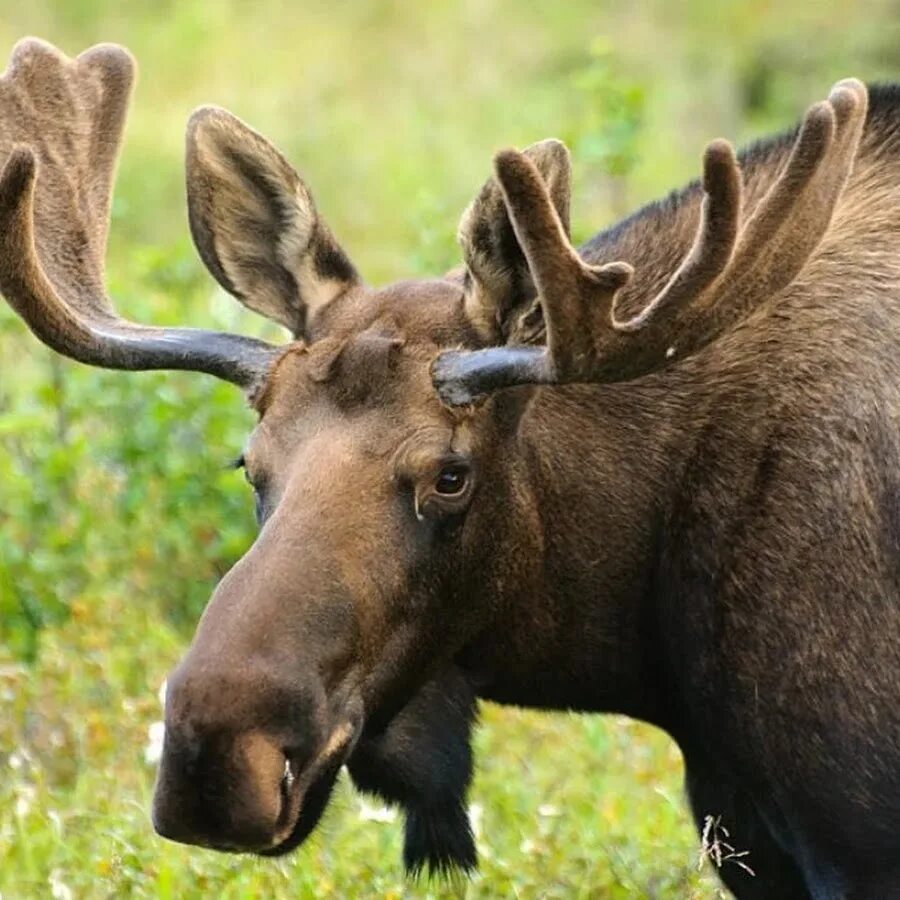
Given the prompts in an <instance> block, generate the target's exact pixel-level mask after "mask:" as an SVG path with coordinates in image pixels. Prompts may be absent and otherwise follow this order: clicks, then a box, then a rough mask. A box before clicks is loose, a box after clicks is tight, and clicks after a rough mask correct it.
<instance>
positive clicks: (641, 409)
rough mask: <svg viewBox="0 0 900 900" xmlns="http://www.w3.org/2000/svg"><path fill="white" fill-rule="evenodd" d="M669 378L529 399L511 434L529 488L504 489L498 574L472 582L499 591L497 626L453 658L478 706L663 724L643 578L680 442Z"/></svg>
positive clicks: (651, 604) (649, 571) (651, 561)
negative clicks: (474, 689)
mask: <svg viewBox="0 0 900 900" xmlns="http://www.w3.org/2000/svg"><path fill="white" fill-rule="evenodd" d="M668 382H669V379H665V378H662V379H661V378H655V377H654V378H648V379H644V380H643V381H642V382H641V383H637V384H630V385H628V386H627V387H626V386H618V385H611V386H605V387H569V388H556V389H549V390H539V391H538V392H537V393H536V394H535V396H534V399H533V400H532V403H531V406H530V408H529V410H528V411H527V412H526V413H525V416H524V418H523V420H522V423H521V426H520V429H519V433H518V447H519V451H520V452H519V459H518V464H519V466H520V471H519V472H518V473H517V476H516V477H518V478H526V479H527V481H528V488H527V490H522V489H521V486H520V487H519V488H518V489H515V490H514V491H513V492H511V495H510V497H509V498H508V501H507V505H506V509H508V511H509V516H508V520H507V522H506V523H505V524H506V528H505V530H504V535H503V536H502V537H501V538H500V546H499V547H497V546H496V545H495V547H494V548H492V552H493V553H496V555H495V556H494V559H495V560H497V562H493V563H489V564H488V567H489V569H490V567H495V568H502V569H503V571H490V572H489V573H488V578H489V581H487V580H485V572H481V573H479V577H480V578H481V586H478V585H472V589H473V590H483V589H484V587H483V585H484V584H490V585H491V586H492V587H491V590H492V591H494V592H496V593H499V594H500V596H496V597H494V598H492V601H491V602H493V603H494V604H495V608H496V609H497V611H498V617H499V621H501V622H502V623H503V625H502V627H492V628H490V629H488V630H487V631H486V632H485V633H483V635H482V636H481V637H480V638H479V639H478V640H476V641H475V642H474V643H472V644H471V645H470V646H469V647H467V648H466V650H465V651H464V652H463V654H462V655H461V658H460V661H461V662H462V664H463V665H464V666H465V667H466V668H468V669H469V670H470V671H471V672H472V676H473V679H474V680H475V682H476V685H477V686H478V689H479V693H480V694H481V695H482V696H483V697H485V698H486V699H492V700H495V701H498V702H502V703H513V704H518V705H526V706H535V707H543V708H566V709H579V710H583V711H607V712H621V713H626V714H628V715H631V716H634V717H638V718H643V719H647V720H649V721H653V722H655V723H656V724H658V725H661V726H662V727H666V724H667V722H666V719H667V712H666V707H667V703H666V700H665V690H664V685H665V683H666V679H665V678H664V677H662V675H661V670H660V659H661V654H660V653H659V652H656V651H655V648H657V647H658V641H657V640H656V638H655V633H656V626H655V618H656V613H655V601H654V594H655V586H654V577H655V573H656V568H657V567H656V557H657V553H658V548H659V546H660V534H659V530H660V525H661V522H662V521H663V519H664V510H665V503H666V496H667V494H668V492H669V488H670V485H671V482H672V476H673V469H674V467H675V466H676V465H677V459H678V458H679V455H680V454H679V447H680V446H681V444H682V443H683V435H684V429H683V427H682V426H681V425H680V422H681V421H682V416H681V415H680V410H681V409H682V407H683V404H682V403H680V402H679V400H678V392H677V391H674V390H673V389H672V385H671V384H670V383H668ZM523 495H525V496H527V498H528V499H527V500H523V499H522V497H523ZM512 571H514V572H515V573H516V574H512V575H511V574H510V572H512Z"/></svg>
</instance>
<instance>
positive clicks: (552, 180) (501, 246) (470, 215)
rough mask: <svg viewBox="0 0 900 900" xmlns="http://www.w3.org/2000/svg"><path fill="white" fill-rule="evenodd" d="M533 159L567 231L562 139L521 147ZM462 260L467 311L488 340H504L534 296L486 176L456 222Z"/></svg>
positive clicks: (568, 184) (568, 188)
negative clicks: (465, 274)
mask: <svg viewBox="0 0 900 900" xmlns="http://www.w3.org/2000/svg"><path fill="white" fill-rule="evenodd" d="M523 153H524V155H525V156H526V157H528V159H530V160H531V162H532V163H534V165H535V167H536V168H537V170H538V172H539V173H540V174H541V177H542V178H543V180H544V182H545V183H546V185H547V190H548V193H549V195H550V198H551V199H552V201H553V205H554V206H555V207H556V212H557V214H558V216H559V219H560V222H561V223H562V226H563V228H564V229H565V231H566V234H567V235H568V233H569V200H570V197H571V192H572V165H571V161H570V158H569V151H568V149H567V148H566V145H565V144H563V143H562V142H561V141H557V140H555V139H553V138H549V139H548V140H545V141H540V142H539V143H537V144H532V145H531V146H530V147H527V148H526V149H525V150H524V151H523ZM459 243H460V246H461V247H462V251H463V258H464V260H465V263H466V271H467V278H466V314H467V315H468V317H469V320H470V321H471V322H472V324H473V325H474V326H475V327H476V328H477V329H478V331H479V332H480V333H481V334H482V335H483V336H484V337H485V338H486V339H488V340H490V341H492V342H494V343H503V342H504V341H505V340H506V339H507V338H508V337H509V335H510V332H511V331H512V329H513V326H514V323H515V320H516V319H517V317H518V316H519V315H520V314H521V313H523V312H524V311H525V310H526V309H527V307H528V305H529V302H530V301H531V300H532V299H533V298H534V295H535V290H534V283H533V281H532V279H531V275H530V273H529V270H528V264H527V262H526V260H525V255H524V254H523V253H522V248H521V247H520V246H519V242H518V240H517V239H516V235H515V232H514V231H513V227H512V224H511V223H510V221H509V216H508V214H507V211H506V204H505V203H504V201H503V193H502V192H501V190H500V186H499V185H498V184H497V181H496V179H495V178H489V179H488V180H487V181H486V182H485V184H484V187H482V189H481V191H480V192H479V194H478V196H477V197H476V198H475V199H474V200H473V201H472V202H471V203H470V204H469V207H468V208H467V209H466V211H465V212H464V213H463V216H462V220H461V221H460V224H459Z"/></svg>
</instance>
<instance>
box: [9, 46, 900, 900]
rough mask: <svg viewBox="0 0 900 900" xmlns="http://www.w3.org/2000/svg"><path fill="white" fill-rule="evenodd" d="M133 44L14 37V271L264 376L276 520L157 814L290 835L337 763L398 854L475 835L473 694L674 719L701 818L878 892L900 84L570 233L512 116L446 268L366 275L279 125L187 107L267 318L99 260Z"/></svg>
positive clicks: (177, 351)
mask: <svg viewBox="0 0 900 900" xmlns="http://www.w3.org/2000/svg"><path fill="white" fill-rule="evenodd" d="M133 73H134V65H133V62H132V60H131V58H130V57H129V56H128V54H127V53H126V52H125V51H124V50H122V49H121V48H118V47H115V46H111V45H105V46H101V47H95V48H93V49H92V50H89V51H87V52H86V53H84V54H82V55H81V56H79V57H77V58H76V59H68V58H66V57H64V56H63V55H62V54H60V53H59V52H58V51H57V50H55V49H54V48H52V47H50V46H49V45H47V44H44V43H42V42H40V41H36V40H27V41H23V42H21V43H20V44H19V45H18V46H17V47H16V48H15V50H14V51H13V55H12V60H11V62H10V65H9V68H8V69H7V71H6V73H5V74H4V75H3V77H2V79H0V165H2V175H0V291H2V293H3V294H4V296H5V297H6V299H7V300H8V301H9V302H10V304H11V305H12V307H13V308H14V309H15V310H16V311H17V312H18V313H19V315H20V316H21V317H22V318H23V319H24V320H25V322H26V323H27V324H28V326H29V327H30V328H31V330H32V331H33V332H34V333H35V334H36V335H37V336H38V338H40V339H41V340H42V341H44V342H45V343H46V344H48V345H49V346H50V347H52V348H53V349H54V350H56V351H58V352H60V353H63V354H65V355H67V356H70V357H72V358H74V359H77V360H80V361H81V362H84V363H89V364H93V365H99V366H106V367H110V368H118V369H130V370H140V369H160V368H161V369H187V370H195V371H199V372H206V373H209V374H212V375H215V376H216V377H219V378H224V379H226V380H228V381H230V382H232V383H234V384H236V385H238V386H240V387H241V388H243V389H244V391H245V392H246V393H247V395H248V397H249V399H250V402H251V403H252V404H253V406H254V407H255V409H256V411H257V412H258V414H259V422H258V425H257V427H256V429H255V430H254V432H253V434H252V435H251V437H250V439H249V442H248V444H247V446H246V449H245V452H244V455H243V457H242V460H241V465H242V466H243V467H244V468H245V470H246V475H247V477H248V479H249V481H250V482H251V484H252V485H253V488H254V490H255V494H256V502H257V509H258V514H259V520H260V531H259V535H258V538H257V540H256V541H255V543H254V544H253V546H252V548H251V549H250V550H249V552H248V553H247V554H246V555H245V556H244V557H243V559H241V560H240V561H239V562H238V563H237V565H235V567H234V568H233V569H232V570H231V571H230V572H229V573H228V574H227V575H226V577H225V578H224V579H223V580H222V582H221V584H219V586H218V587H217V589H216V591H215V593H214V595H213V597H212V599H211V601H210V604H209V606H208V608H207V610H206V612H205V614H204V616H203V618H202V620H201V622H200V624H199V626H198V629H197V634H196V637H195V639H194V641H193V643H192V645H191V647H190V649H189V650H188V652H187V654H186V656H185V657H184V659H183V661H182V662H181V664H180V665H179V666H178V667H177V669H176V670H175V672H174V673H173V674H172V676H171V678H170V679H169V682H168V685H169V688H168V692H167V700H166V734H165V742H164V747H163V751H162V760H161V765H160V772H159V778H158V782H157V786H156V794H155V798H154V808H153V820H154V824H155V827H156V829H157V830H158V831H159V832H160V833H161V834H162V835H165V836H167V837H170V838H172V839H175V840H179V841H184V842H187V843H192V844H200V845H204V846H209V847H216V848H219V849H223V850H235V851H238V850H248V851H254V852H257V853H260V854H279V853H283V852H286V851H288V850H290V849H292V848H293V847H296V846H297V845H298V844H300V842H301V841H303V839H304V838H305V837H306V836H307V835H308V834H309V833H310V831H311V830H312V829H313V828H314V827H315V825H316V823H317V821H318V819H319V817H320V815H321V813H322V811H323V810H324V808H325V806H326V804H327V802H328V799H329V795H330V792H331V789H332V786H333V784H334V781H335V778H336V776H337V773H338V771H339V769H340V768H341V766H342V765H344V764H346V765H347V766H348V768H349V770H350V774H351V776H352V777H353V779H354V781H355V782H356V784H357V785H358V786H359V787H360V789H362V790H364V791H369V792H372V793H375V794H377V795H379V796H381V797H382V798H383V799H384V800H386V801H388V802H391V803H396V804H399V805H400V806H401V807H402V808H403V810H404V811H405V814H406V843H405V861H406V865H407V866H408V867H409V868H410V869H413V870H418V869H420V868H421V867H423V866H428V867H430V868H434V869H441V868H447V867H452V866H461V867H464V868H471V867H473V866H474V865H475V862H476V859H475V846H474V842H473V839H472V833H471V830H470V827H469V823H468V819H467V814H466V792H467V790H468V786H469V781H470V778H471V774H472V758H471V748H470V735H471V728H472V722H473V718H474V714H475V706H476V703H477V698H479V697H484V698H489V699H492V700H495V701H499V702H505V703H515V704H524V705H532V706H537V707H543V708H565V709H578V710H584V711H596V712H602V711H616V712H622V713H626V714H628V715H632V716H635V717H639V718H642V719H646V720H648V721H650V722H653V723H655V724H657V725H658V726H660V727H661V728H664V729H666V730H667V731H668V733H669V734H671V736H672V737H673V739H674V740H675V741H677V743H678V745H679V746H680V747H681V749H682V751H683V753H684V757H685V762H686V768H687V789H688V795H689V799H690V804H691V808H692V810H693V813H694V815H695V817H696V820H697V822H698V823H699V825H700V826H701V827H702V823H703V822H704V821H705V820H706V819H707V817H710V816H712V817H715V819H716V820H717V821H721V823H722V824H723V825H724V826H725V827H727V828H728V830H729V833H730V835H731V840H732V841H733V843H734V845H735V846H736V847H739V848H741V850H746V851H747V853H748V856H747V857H746V859H747V861H748V865H747V867H746V868H742V867H739V866H733V867H730V868H724V869H723V870H722V873H721V874H722V877H723V879H724V880H725V881H726V883H727V885H728V887H729V888H730V889H731V890H732V891H734V893H736V894H737V895H738V896H741V897H759V898H772V897H802V896H812V897H817V898H826V897H829V898H830V897H889V896H900V712H898V711H900V466H898V460H900V353H898V347H900V257H898V253H897V248H898V245H900V244H898V239H900V88H898V87H893V86H882V87H874V88H872V89H871V90H868V91H867V89H866V88H865V87H864V86H863V85H862V84H861V83H859V82H857V81H853V80H848V81H842V82H840V83H838V84H837V85H836V86H835V87H834V88H833V89H832V91H831V93H830V94H829V96H828V98H827V99H826V100H824V101H822V102H820V103H817V104H815V105H814V106H812V107H811V108H810V109H809V110H808V111H807V113H806V115H805V116H804V118H803V120H802V122H801V124H800V126H799V128H797V129H794V130H793V131H791V132H789V133H787V134H785V135H783V136H780V137H776V138H774V139H772V140H769V141H766V142H763V143H761V144H759V145H757V146H755V147H754V148H753V149H751V150H750V151H748V152H746V153H744V154H742V155H740V156H736V155H735V153H734V151H733V149H732V147H731V145H730V144H728V143H727V142H725V141H721V140H719V141H714V142H713V143H711V144H710V145H709V146H708V148H707V150H706V153H705V155H704V158H703V174H702V179H701V181H700V182H698V183H694V184H691V185H689V186H688V187H687V188H685V189H684V190H682V191H681V192H680V193H678V194H675V195H673V196H672V197H670V198H669V199H667V200H666V201H664V202H661V203H657V204H651V205H650V206H648V207H646V208H645V209H643V210H641V211H639V212H638V213H636V214H635V215H634V216H632V217H630V218H629V219H627V220H625V221H624V222H622V223H620V224H618V225H616V226H615V227H613V228H611V229H609V230H606V231H603V232H601V233H599V234H598V235H597V236H596V237H594V238H593V239H591V240H590V241H588V243H586V244H585V245H584V246H582V247H580V248H577V249H576V248H574V247H573V246H572V245H571V243H570V240H569V208H570V180H571V179H570V163H569V156H568V152H567V151H566V149H565V147H564V146H563V145H562V144H560V143H559V142H558V141H552V140H550V141H543V142H541V143H539V144H535V145H533V146H532V147H529V148H527V149H526V150H525V151H524V152H521V153H520V152H517V151H512V150H509V151H505V152H503V153H500V154H499V155H498V156H497V157H496V159H495V163H494V175H493V177H491V178H490V179H489V180H488V181H487V183H486V184H485V185H484V186H483V187H482V188H481V190H480V191H479V193H478V194H477V195H476V198H475V200H474V201H473V203H472V204H471V205H470V207H469V208H468V209H467V210H466V212H465V214H464V215H463V218H462V223H461V225H460V231H459V237H460V243H461V246H462V249H463V257H464V263H465V265H464V267H463V268H462V269H460V270H458V271H455V272H454V273H452V274H450V275H448V276H445V277H438V278H434V279H430V280H416V281H406V282H401V283H398V284H395V285H390V286H388V287H386V288H381V289H374V288H371V287H368V286H367V285H366V284H365V283H364V282H363V281H362V279H361V277H360V275H359V274H358V273H357V271H356V269H355V267H354V266H353V264H352V262H351V261H350V260H349V258H348V257H347V255H346V253H345V252H344V251H343V249H342V248H341V246H340V244H339V243H338V241H337V239H336V238H335V237H334V235H333V234H332V232H331V230H330V229H329V228H328V226H327V225H326V224H325V223H324V222H323V221H322V219H321V218H320V216H319V214H318V213H317V211H316V207H315V204H314V202H313V198H312V195H311V193H310V191H309V189H308V188H307V187H306V185H305V184H304V183H303V181H302V180H301V179H300V177H299V176H298V175H297V173H296V172H295V170H294V169H293V167H292V166H291V165H290V163H288V161H287V160H286V159H285V158H284V157H283V156H282V155H281V154H280V153H279V152H278V151H277V150H276V149H275V148H274V147H272V146H271V145H270V144H269V143H268V142H267V141H266V140H265V139H264V138H263V137H261V136H260V135H259V134H257V133H256V132H254V131H252V130H251V129H250V128H248V127H247V126H246V125H244V124H243V123H242V122H240V121H239V120H238V119H236V118H234V117H233V116H231V115H230V114H229V113H227V112H225V111H224V110H220V109H214V108H204V109H201V110H199V111H198V112H197V113H195V115H194V116H193V117H192V119H191V121H190V123H189V126H188V135H187V197H188V205H189V214H190V223H191V231H192V234H193V236H194V240H195V243H196V245H197V249H198V251H199V253H200V255H201V257H202V258H203V261H204V262H205V263H206V265H207V267H208V268H209V270H210V272H211V273H212V275H213V277H214V278H215V279H216V280H217V281H218V282H219V283H220V284H221V285H222V286H223V287H224V288H225V290H227V291H228V292H230V293H231V294H233V295H234V296H235V297H236V298H237V299H238V300H239V301H240V302H241V303H244V304H245V305H246V306H248V307H250V308H251V309H254V310H256V311H257V312H259V313H261V314H263V315H265V316H268V317H269V318H271V319H273V320H275V321H277V322H280V323H281V324H282V325H284V326H286V327H287V328H288V329H290V331H291V332H292V333H293V338H294V339H293V340H292V341H291V342H289V343H287V344H285V345H283V346H272V345H270V344H267V343H264V342H261V341H257V340H251V339H249V338H245V337H241V336H238V335H231V334H220V333H216V332H209V331H197V330H192V329H187V328H183V329H173V328H154V327H149V326H142V325H136V324H133V323H131V322H127V321H125V320H123V319H122V318H121V317H120V316H119V315H118V313H117V312H116V310H115V308H114V307H113V305H112V303H111V302H110V300H109V298H108V297H107V296H106V293H105V288H104V276H103V259H104V255H105V250H106V237H107V229H108V224H109V208H110V198H111V193H112V182H113V172H114V168H115V164H116V159H117V156H118V151H119V145H120V140H121V134H122V128H123V124H124V120H125V115H126V110H127V107H128V101H129V96H130V92H131V84H132V79H133ZM149 450H150V448H148V452H149ZM602 764H603V763H602V760H598V765H602Z"/></svg>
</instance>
